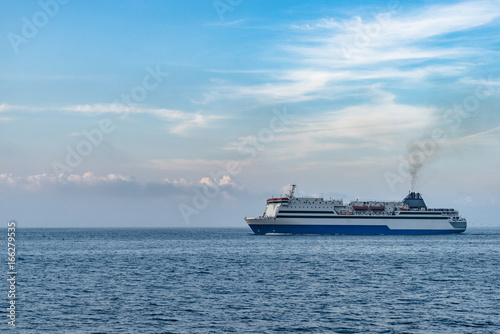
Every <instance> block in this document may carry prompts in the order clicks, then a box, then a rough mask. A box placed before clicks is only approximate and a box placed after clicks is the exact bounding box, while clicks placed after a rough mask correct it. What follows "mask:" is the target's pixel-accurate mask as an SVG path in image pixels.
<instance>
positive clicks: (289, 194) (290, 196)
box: [287, 184, 297, 198]
mask: <svg viewBox="0 0 500 334" xmlns="http://www.w3.org/2000/svg"><path fill="white" fill-rule="evenodd" d="M295 187H297V185H296V184H292V189H290V192H289V193H288V195H287V196H288V198H293V193H294V192H295Z"/></svg>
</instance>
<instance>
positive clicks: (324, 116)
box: [225, 92, 437, 165]
mask: <svg viewBox="0 0 500 334" xmlns="http://www.w3.org/2000/svg"><path fill="white" fill-rule="evenodd" d="M383 93H384V92H378V94H379V95H378V98H379V100H378V102H377V103H371V104H361V105H356V106H351V107H347V108H343V109H340V110H333V111H327V112H321V113H316V114H314V115H307V116H301V117H297V120H296V122H295V123H296V124H295V125H294V126H290V127H287V128H285V129H283V130H282V131H281V132H279V133H276V134H275V136H274V139H273V141H271V142H269V143H266V145H265V148H264V149H263V150H262V151H261V152H259V155H260V157H262V160H265V161H266V162H267V163H271V162H275V161H280V160H295V159H300V160H301V161H302V162H301V164H304V159H308V161H309V162H312V163H315V162H317V161H325V160H328V159H333V160H335V163H337V164H338V163H340V162H341V161H345V160H348V161H350V162H351V163H353V164H355V165H364V164H366V163H367V162H366V161H367V160H366V158H367V153H368V157H369V159H368V160H372V158H375V159H376V158H377V156H378V155H380V154H384V152H388V153H389V154H394V152H398V151H404V150H405V148H406V146H405V145H406V142H407V141H408V140H409V139H410V138H411V137H412V136H414V137H415V138H418V137H419V136H421V135H422V133H423V132H424V131H425V130H426V129H428V127H429V125H430V124H432V123H433V120H434V117H435V115H436V114H437V110H436V109H435V108H431V107H416V106H411V105H405V104H398V103H395V102H394V101H393V98H394V96H393V95H391V94H387V93H385V95H384V94H383ZM412 134H413V135H412ZM248 139H249V138H248V137H241V138H239V139H238V140H237V141H234V142H232V143H230V144H229V145H227V146H226V147H225V149H226V150H234V151H236V150H238V149H239V148H240V147H242V146H243V145H244V143H245V142H247V141H248ZM375 152H376V154H374V153H375ZM342 164H343V162H342Z"/></svg>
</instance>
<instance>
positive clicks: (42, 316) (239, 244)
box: [0, 228, 500, 334]
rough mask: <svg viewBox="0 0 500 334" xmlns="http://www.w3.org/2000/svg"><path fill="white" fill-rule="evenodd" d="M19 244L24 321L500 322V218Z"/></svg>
mask: <svg viewBox="0 0 500 334" xmlns="http://www.w3.org/2000/svg"><path fill="white" fill-rule="evenodd" d="M4 239H6V238H4ZM5 246H6V245H5ZM17 249H18V251H17V253H18V259H17V265H18V283H17V290H18V294H17V296H18V298H17V301H16V302H17V304H16V305H17V306H18V308H17V321H16V324H17V326H16V331H17V332H20V333H274V332H282V333H293V332H300V333H426V334H427V333H500V275H499V272H500V230H499V229H480V228H470V229H469V230H468V231H467V232H466V233H464V234H458V235H437V236H415V235H413V236H380V235H377V236H256V235H253V234H251V231H250V229H249V228H241V229H24V230H23V229H21V230H18V241H17ZM5 267H6V265H5ZM0 288H2V289H3V291H5V292H4V293H0V294H1V295H3V296H4V297H3V298H2V300H1V302H2V305H3V306H2V309H1V311H0V319H2V320H1V324H0V329H2V330H7V329H8V328H9V327H10V326H8V325H7V312H6V307H7V298H6V294H7V289H8V287H7V284H6V280H2V285H0Z"/></svg>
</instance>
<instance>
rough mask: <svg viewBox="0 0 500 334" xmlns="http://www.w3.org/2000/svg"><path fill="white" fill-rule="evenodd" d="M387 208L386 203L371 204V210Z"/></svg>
mask: <svg viewBox="0 0 500 334" xmlns="http://www.w3.org/2000/svg"><path fill="white" fill-rule="evenodd" d="M384 209H385V205H383V204H382V205H371V206H370V210H372V211H381V210H384Z"/></svg>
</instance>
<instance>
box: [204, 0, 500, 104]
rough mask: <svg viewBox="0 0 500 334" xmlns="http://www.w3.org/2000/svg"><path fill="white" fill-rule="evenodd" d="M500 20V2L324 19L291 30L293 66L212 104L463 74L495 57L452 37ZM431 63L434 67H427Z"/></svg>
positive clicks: (220, 91)
mask: <svg viewBox="0 0 500 334" xmlns="http://www.w3.org/2000/svg"><path fill="white" fill-rule="evenodd" d="M499 17H500V3H499V2H498V1H487V0H485V1H470V2H461V3H456V4H445V5H433V6H427V7H425V8H418V9H415V8H412V7H409V8H406V7H405V6H404V4H403V5H401V6H400V7H396V8H386V9H384V10H382V11H381V12H379V13H378V14H371V15H369V16H368V17H364V18H361V17H352V18H349V19H345V20H338V19H334V18H328V17H326V18H325V17H323V18H319V19H317V20H312V21H307V22H298V23H295V24H292V25H290V26H289V27H288V28H289V31H288V39H287V40H288V41H287V42H286V44H281V45H280V44H278V46H277V48H278V50H277V51H276V52H278V51H281V52H279V54H281V57H285V58H286V60H287V62H286V65H285V66H288V68H285V69H283V70H278V71H269V70H268V71H264V72H263V73H262V79H263V80H266V79H267V82H264V83H259V84H244V85H241V84H237V83H231V82H227V81H224V82H215V85H214V86H213V87H212V89H211V90H210V91H209V92H207V93H205V100H206V101H205V103H207V102H211V101H215V100H221V99H254V100H257V101H260V102H264V103H283V102H301V101H310V100H316V99H325V98H326V99H335V98H338V97H340V96H344V95H345V94H346V93H349V92H359V91H362V90H363V89H364V88H365V87H366V84H367V82H366V80H371V81H377V80H378V81H381V80H396V81H407V80H415V81H416V82H418V81H422V80H425V79H427V78H431V77H442V78H449V77H455V76H463V75H464V74H465V73H467V71H468V70H469V68H470V67H471V65H470V64H471V63H474V62H475V61H477V56H480V55H483V54H485V52H494V51H488V50H484V48H481V47H477V46H475V44H473V43H453V44H450V43H449V38H450V37H449V35H450V34H452V33H461V34H462V35H460V37H459V38H463V39H466V38H467V36H468V35H466V34H467V33H468V31H469V30H471V29H474V28H478V27H483V26H487V25H488V24H490V23H492V22H494V21H495V20H497V19H498V18H499ZM491 30H492V29H491ZM493 33H494V32H493ZM472 36H473V35H472ZM455 38H456V37H455ZM283 53H285V55H284V56H283ZM428 60H432V61H433V62H434V64H432V65H431V64H428V63H425V62H426V61H428ZM436 61H439V63H438V64H435V62H436ZM280 63H282V61H281V60H280ZM281 68H283V67H281ZM256 71H259V70H258V69H254V70H253V71H252V75H253V73H254V72H256ZM241 74H244V73H241Z"/></svg>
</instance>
